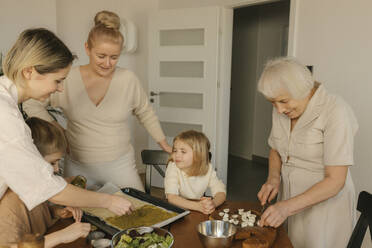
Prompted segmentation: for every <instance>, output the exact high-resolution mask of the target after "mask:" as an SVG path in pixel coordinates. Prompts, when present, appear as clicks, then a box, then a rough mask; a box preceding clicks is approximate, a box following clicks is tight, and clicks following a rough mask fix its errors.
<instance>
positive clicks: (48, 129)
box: [26, 117, 67, 156]
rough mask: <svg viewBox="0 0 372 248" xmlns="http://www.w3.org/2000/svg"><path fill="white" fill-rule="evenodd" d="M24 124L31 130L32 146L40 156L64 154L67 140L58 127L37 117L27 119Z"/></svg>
mask: <svg viewBox="0 0 372 248" xmlns="http://www.w3.org/2000/svg"><path fill="white" fill-rule="evenodd" d="M26 123H27V125H28V126H29V127H30V129H31V135H32V139H33V140H34V144H35V146H36V147H37V149H38V150H39V152H40V154H41V155H42V156H46V155H49V154H53V153H56V152H61V153H65V152H66V149H67V140H66V138H65V135H64V133H63V132H62V130H60V129H59V128H58V127H56V126H55V125H53V124H52V123H50V122H47V121H44V120H42V119H40V118H37V117H31V118H29V119H27V120H26Z"/></svg>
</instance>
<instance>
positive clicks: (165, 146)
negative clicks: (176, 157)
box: [158, 139, 173, 154]
mask: <svg viewBox="0 0 372 248" xmlns="http://www.w3.org/2000/svg"><path fill="white" fill-rule="evenodd" d="M158 144H159V146H160V147H161V149H163V151H165V152H167V153H169V154H171V153H172V151H173V148H172V147H171V146H170V145H168V142H167V140H166V139H163V140H162V141H160V142H158Z"/></svg>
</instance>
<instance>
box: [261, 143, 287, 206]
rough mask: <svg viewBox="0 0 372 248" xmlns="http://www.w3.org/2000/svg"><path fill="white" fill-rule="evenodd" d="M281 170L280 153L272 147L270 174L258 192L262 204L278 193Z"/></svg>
mask: <svg viewBox="0 0 372 248" xmlns="http://www.w3.org/2000/svg"><path fill="white" fill-rule="evenodd" d="M281 170H282V161H281V158H280V155H279V153H278V152H277V151H276V150H274V149H271V150H270V154H269V175H268V177H267V180H266V182H265V184H264V185H262V187H261V189H260V191H259V192H258V194H257V197H258V199H259V200H260V202H261V205H264V204H265V203H266V202H267V201H268V202H270V201H271V200H272V199H274V198H275V196H276V195H277V194H278V191H279V186H280V173H281Z"/></svg>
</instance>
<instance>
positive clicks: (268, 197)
mask: <svg viewBox="0 0 372 248" xmlns="http://www.w3.org/2000/svg"><path fill="white" fill-rule="evenodd" d="M279 186H280V178H279V177H273V178H269V179H268V180H267V181H266V183H265V184H264V185H262V187H261V189H260V191H259V192H258V194H257V197H258V199H259V200H260V202H261V205H264V204H265V203H266V202H271V201H272V200H273V199H274V198H275V196H276V195H277V194H278V191H279Z"/></svg>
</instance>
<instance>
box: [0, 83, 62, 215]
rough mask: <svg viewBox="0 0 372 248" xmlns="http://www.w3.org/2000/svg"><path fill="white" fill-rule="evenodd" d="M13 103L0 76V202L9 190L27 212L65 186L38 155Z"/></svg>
mask: <svg viewBox="0 0 372 248" xmlns="http://www.w3.org/2000/svg"><path fill="white" fill-rule="evenodd" d="M17 103H18V94H17V88H16V86H15V84H13V83H12V81H10V80H9V79H8V78H7V77H5V76H2V77H0V113H1V114H0V199H1V198H2V197H3V195H4V193H5V192H6V190H7V188H8V187H9V188H11V189H12V190H13V191H14V192H15V193H16V194H17V195H18V196H19V198H20V199H21V200H22V201H23V202H24V203H25V205H26V206H27V208H28V209H29V210H31V209H32V208H34V207H35V206H37V205H39V204H40V203H42V202H44V201H46V200H48V199H49V198H51V197H52V196H54V195H56V194H57V193H59V192H61V191H62V190H63V189H64V188H65V187H66V185H67V183H66V181H65V180H64V179H63V178H61V177H59V176H55V175H54V174H53V167H52V166H50V164H49V163H47V162H46V161H45V160H44V158H43V157H42V156H41V155H40V153H39V151H38V150H37V148H36V147H35V145H34V143H33V140H32V136H31V130H30V128H29V127H28V126H27V124H26V123H25V122H24V120H23V117H22V114H21V112H20V111H19V109H18V104H17Z"/></svg>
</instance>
